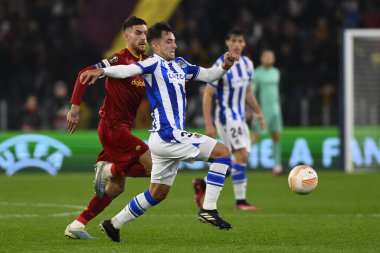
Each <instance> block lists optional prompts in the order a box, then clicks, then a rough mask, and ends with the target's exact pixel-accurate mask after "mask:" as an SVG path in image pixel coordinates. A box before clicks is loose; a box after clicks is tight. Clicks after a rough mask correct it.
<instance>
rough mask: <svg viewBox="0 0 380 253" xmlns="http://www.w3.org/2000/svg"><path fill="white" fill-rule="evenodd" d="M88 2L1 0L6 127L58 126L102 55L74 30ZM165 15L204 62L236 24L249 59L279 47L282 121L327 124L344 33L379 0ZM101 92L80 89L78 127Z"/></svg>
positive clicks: (190, 9)
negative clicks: (80, 78)
mask: <svg viewBox="0 0 380 253" xmlns="http://www.w3.org/2000/svg"><path fill="white" fill-rule="evenodd" d="M89 2H91V1H89V0H78V1H64V0H54V1H48V0H33V1H27V0H3V1H0V100H3V101H6V104H7V112H8V113H7V121H8V124H7V128H8V129H23V130H26V131H28V130H34V129H64V128H65V118H66V112H67V110H68V109H69V106H70V94H71V91H72V89H73V86H74V83H75V79H76V77H77V73H78V71H79V70H81V69H82V68H84V67H86V66H88V65H90V64H94V63H97V62H99V60H100V59H103V58H104V57H103V55H102V54H101V53H100V52H98V51H97V50H95V49H93V48H92V47H91V43H90V42H89V41H86V40H84V39H83V38H82V36H81V32H80V29H78V26H79V25H78V23H79V22H80V16H81V13H82V12H83V10H84V9H85V8H86V4H88V3H89ZM110 15H112V13H110ZM104 22H107V21H106V20H105V21H104ZM122 22H123V20H120V22H119V23H117V24H115V26H117V27H120V26H121V24H122ZM170 24H171V25H172V27H173V28H174V30H175V35H176V38H177V45H178V49H177V55H178V56H183V57H184V58H186V59H187V60H188V61H189V62H192V63H194V64H199V65H202V66H211V65H212V64H213V62H214V61H215V60H216V59H217V57H219V56H220V55H221V54H222V53H223V52H224V51H225V46H224V39H225V34H226V32H227V31H228V30H229V29H230V28H232V27H233V26H238V27H241V28H242V29H243V30H244V31H245V32H246V34H247V48H246V51H245V54H246V55H248V56H249V57H250V58H251V59H252V60H253V62H254V64H255V66H258V65H259V64H260V61H259V60H260V53H261V51H262V50H263V49H264V48H271V49H273V50H274V51H275V53H276V57H277V62H276V66H277V67H278V68H279V69H280V71H281V75H282V76H281V102H282V108H283V117H284V123H285V126H299V125H304V126H308V125H326V126H328V125H336V124H337V119H338V103H339V99H340V97H339V95H338V94H339V82H340V71H341V70H340V62H341V51H340V50H341V46H342V43H343V41H342V32H343V30H344V29H345V28H362V27H369V28H375V27H377V28H379V27H380V1H377V0H341V1H331V0H319V1H313V0H284V1H275V0H266V1H262V0H234V1H230V0H218V1H211V0H182V2H181V4H180V6H179V8H178V9H177V10H176V11H175V13H174V15H173V16H172V18H171V20H170ZM148 25H150V24H148ZM115 36H116V34H115ZM104 40H108V41H109V43H110V44H111V43H112V41H113V38H104ZM187 92H188V99H189V101H188V103H189V104H188V105H189V110H188V118H187V126H188V127H202V126H203V120H202V113H201V110H199V103H200V102H201V100H200V97H201V94H202V92H203V87H202V86H199V84H195V85H192V84H191V83H190V84H189V85H187ZM103 95H104V88H103V85H95V86H92V87H91V88H90V89H87V92H86V95H85V99H84V101H85V103H84V104H83V108H82V110H81V112H82V114H81V116H82V118H81V122H80V123H81V126H80V127H81V128H95V127H96V126H97V121H98V114H97V111H98V108H99V107H100V106H101V104H102V101H103ZM145 106H146V105H145ZM196 108H197V109H196ZM0 117H1V116H0ZM143 117H144V120H140V121H141V122H147V121H149V120H146V115H144V116H143ZM0 119H1V118H0ZM138 121H139V119H138ZM140 121H139V122H140ZM145 125H146V123H144V124H140V125H139V126H140V127H146V126H145ZM147 127H149V126H147Z"/></svg>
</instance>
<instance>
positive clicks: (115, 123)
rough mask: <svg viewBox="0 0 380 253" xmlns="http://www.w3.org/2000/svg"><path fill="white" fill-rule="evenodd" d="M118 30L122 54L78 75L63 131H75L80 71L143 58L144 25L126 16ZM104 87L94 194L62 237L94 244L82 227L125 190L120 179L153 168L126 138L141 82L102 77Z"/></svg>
mask: <svg viewBox="0 0 380 253" xmlns="http://www.w3.org/2000/svg"><path fill="white" fill-rule="evenodd" d="M123 31H124V37H125V40H126V43H127V46H126V48H125V49H123V50H121V51H120V52H119V53H116V54H114V55H112V56H111V57H109V58H108V59H104V60H103V61H101V62H100V63H98V64H95V65H92V66H89V67H87V68H85V69H83V70H82V71H80V72H79V74H78V78H77V80H76V83H75V87H74V91H73V94H72V98H71V110H70V111H69V112H68V114H67V129H68V130H69V132H70V133H73V132H74V131H75V130H76V127H77V124H78V122H79V108H80V104H81V101H82V97H83V95H84V93H85V90H86V88H87V87H88V86H87V85H83V84H81V83H80V81H79V76H80V75H81V74H82V73H83V72H84V71H86V70H89V69H95V68H103V67H109V66H112V65H121V64H123V65H128V64H132V63H136V62H138V61H140V60H143V59H146V58H147V56H146V55H145V54H144V52H145V49H146V34H147V28H146V22H145V21H144V20H142V19H140V18H137V17H135V16H133V17H130V18H128V19H127V20H126V21H125V22H124V24H123ZM105 87H106V96H105V99H104V102H103V106H102V107H101V108H100V110H99V116H100V122H99V125H98V135H99V139H100V142H101V144H102V147H103V149H102V151H101V152H100V153H99V155H98V157H97V163H96V164H95V173H96V175H95V181H94V187H95V192H96V195H95V196H94V197H93V198H92V199H91V200H90V202H89V203H88V205H87V207H86V208H85V209H84V210H83V211H82V213H81V214H80V215H79V216H78V217H77V218H76V219H75V220H74V221H73V222H72V223H70V224H69V225H68V226H67V228H66V230H65V235H66V236H67V237H69V238H74V239H93V238H94V237H92V236H91V235H89V234H88V233H87V232H86V224H87V223H88V222H89V221H90V220H92V219H93V218H94V217H96V216H97V215H98V214H99V213H100V212H102V211H103V210H104V208H106V207H107V206H108V205H109V204H110V203H111V201H112V200H113V199H114V198H116V197H117V196H118V195H119V194H121V193H122V192H123V191H124V185H125V177H149V176H150V171H151V168H152V159H151V154H150V151H149V148H148V146H147V145H146V144H145V143H144V142H143V141H142V140H140V139H138V138H137V137H135V136H134V135H132V133H131V128H132V125H133V122H134V120H135V117H136V111H137V109H138V107H139V104H140V102H141V100H142V99H143V98H144V97H145V85H144V79H143V77H141V76H136V77H131V78H126V79H113V78H107V79H106V83H105Z"/></svg>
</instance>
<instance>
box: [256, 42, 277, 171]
mask: <svg viewBox="0 0 380 253" xmlns="http://www.w3.org/2000/svg"><path fill="white" fill-rule="evenodd" d="M274 62H275V55H274V52H273V51H272V50H269V49H267V50H264V51H263V52H262V54H261V65H260V66H259V67H258V68H257V69H256V70H255V76H254V78H253V81H252V87H253V91H254V93H255V94H256V96H257V97H258V100H259V104H260V106H261V108H262V110H263V114H264V117H265V119H266V121H267V123H268V131H269V132H270V134H271V136H272V140H273V156H274V159H275V162H276V164H275V166H274V168H273V170H272V172H273V174H275V175H280V174H283V168H282V165H281V142H280V140H281V131H282V128H283V124H282V113H281V102H280V88H279V87H280V71H279V70H278V69H277V68H276V67H274V66H273V64H274ZM257 123H258V122H256V123H255V127H254V135H253V136H252V141H253V142H257V141H259V140H260V136H261V135H262V134H263V133H264V132H265V130H264V129H263V128H262V127H261V125H260V124H257Z"/></svg>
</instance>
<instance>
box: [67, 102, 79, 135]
mask: <svg viewBox="0 0 380 253" xmlns="http://www.w3.org/2000/svg"><path fill="white" fill-rule="evenodd" d="M79 108H80V107H79V105H71V109H70V111H69V112H68V113H67V115H66V128H67V130H69V132H70V133H71V134H72V133H74V131H75V130H76V129H77V126H78V123H79Z"/></svg>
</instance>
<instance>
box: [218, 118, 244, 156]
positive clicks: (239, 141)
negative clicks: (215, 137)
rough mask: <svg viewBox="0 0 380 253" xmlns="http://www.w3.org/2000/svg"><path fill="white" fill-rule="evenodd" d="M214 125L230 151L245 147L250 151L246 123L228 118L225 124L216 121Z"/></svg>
mask: <svg viewBox="0 0 380 253" xmlns="http://www.w3.org/2000/svg"><path fill="white" fill-rule="evenodd" d="M215 126H216V130H217V131H218V134H219V136H220V138H221V139H222V140H223V143H224V144H225V145H226V146H227V147H229V148H230V150H231V151H235V150H238V149H241V148H245V149H246V150H247V151H248V152H249V151H251V137H250V133H249V128H248V125H247V123H245V122H240V121H232V120H230V121H227V124H226V125H222V124H221V123H220V122H218V121H216V122H215Z"/></svg>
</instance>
